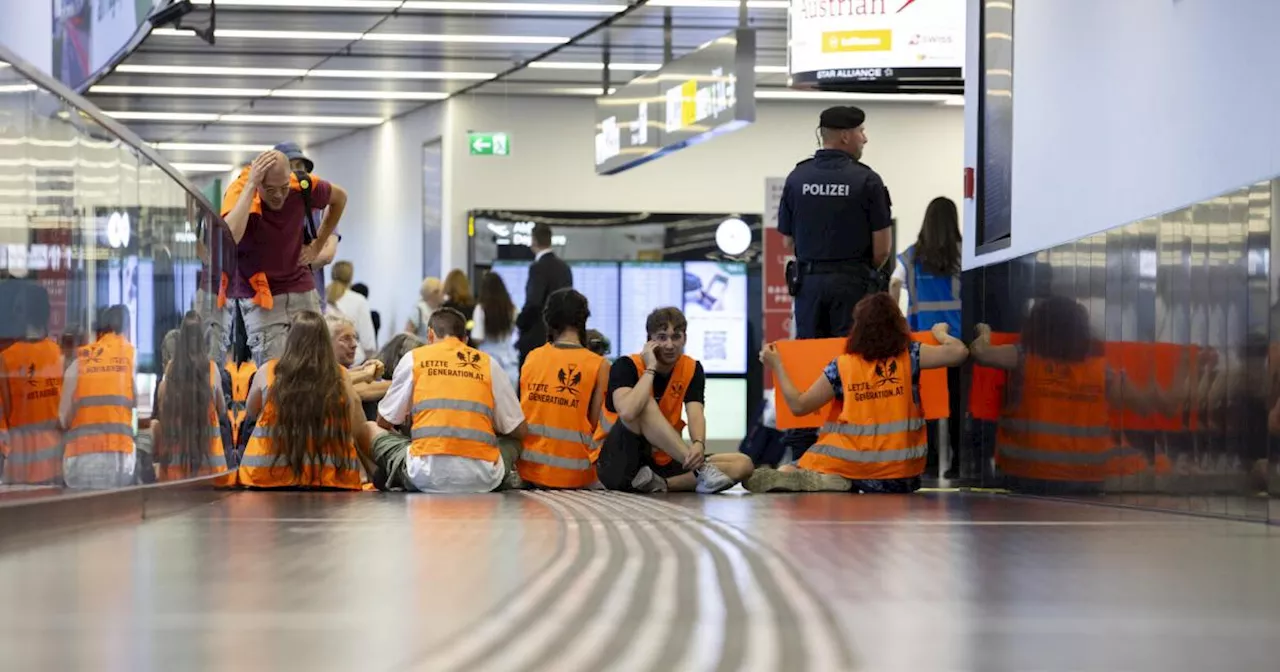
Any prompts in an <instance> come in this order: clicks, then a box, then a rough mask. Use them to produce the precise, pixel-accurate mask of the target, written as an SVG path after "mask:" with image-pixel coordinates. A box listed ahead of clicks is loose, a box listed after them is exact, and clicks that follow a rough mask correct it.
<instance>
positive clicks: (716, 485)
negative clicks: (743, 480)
mask: <svg viewBox="0 0 1280 672" xmlns="http://www.w3.org/2000/svg"><path fill="white" fill-rule="evenodd" d="M694 475H695V476H697V477H698V487H697V488H696V490H697V491H698V493H699V494H703V495H714V494H716V493H717V492H724V491H725V490H728V489H729V488H732V487H733V486H735V485H737V484H738V483H737V481H735V480H733V479H732V478H729V477H728V476H727V475H726V474H725V473H724V472H723V471H720V469H719V468H717V467H716V466H715V465H714V464H704V465H702V468H701V469H699V470H697V471H696V472H694Z"/></svg>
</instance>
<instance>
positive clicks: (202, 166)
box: [170, 163, 235, 173]
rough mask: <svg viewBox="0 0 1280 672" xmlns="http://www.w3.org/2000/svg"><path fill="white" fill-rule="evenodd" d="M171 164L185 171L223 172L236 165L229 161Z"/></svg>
mask: <svg viewBox="0 0 1280 672" xmlns="http://www.w3.org/2000/svg"><path fill="white" fill-rule="evenodd" d="M170 165H172V166H173V167H174V168H176V169H178V170H181V171H182V172H184V173H223V172H226V171H228V170H231V169H232V168H234V167H235V166H233V165H231V164H229V163H173V164H170Z"/></svg>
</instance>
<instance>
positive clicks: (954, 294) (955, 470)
mask: <svg viewBox="0 0 1280 672" xmlns="http://www.w3.org/2000/svg"><path fill="white" fill-rule="evenodd" d="M903 285H906V288H907V324H908V325H909V326H910V327H911V331H925V330H928V329H931V328H932V327H933V325H935V324H945V325H947V327H948V328H949V329H950V331H951V333H952V334H953V335H955V336H957V337H959V336H960V217H959V215H958V214H957V212H956V204H955V201H952V200H951V199H949V198H946V197H943V196H939V197H938V198H935V199H933V200H932V201H930V203H929V207H928V208H927V209H926V210H925V212H924V222H923V223H922V224H921V226H920V235H919V236H918V237H917V238H916V242H915V244H914V245H912V246H911V247H908V248H907V249H906V251H905V252H903V253H902V254H900V255H898V265H897V267H896V268H895V269H894V270H893V277H892V279H891V280H890V281H889V293H890V294H891V295H892V296H893V300H894V301H899V297H900V296H901V293H902V287H903ZM947 388H948V389H949V390H950V391H951V395H950V397H951V413H950V417H949V418H948V419H947V438H948V444H947V445H948V446H949V447H950V451H951V466H950V467H948V468H947V469H946V477H947V478H956V477H958V476H959V475H960V473H959V471H960V464H961V460H960V459H959V458H960V455H959V450H960V446H961V443H960V437H961V430H962V429H963V426H964V395H962V394H961V393H960V392H961V389H960V367H951V368H948V369H947ZM928 427H929V460H928V464H927V466H926V467H925V472H926V473H928V474H936V473H937V471H938V454H939V452H938V451H939V439H940V438H941V437H940V436H939V427H938V421H937V420H930V421H929V425H928Z"/></svg>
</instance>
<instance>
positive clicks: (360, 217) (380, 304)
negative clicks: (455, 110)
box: [307, 104, 466, 342]
mask: <svg viewBox="0 0 1280 672" xmlns="http://www.w3.org/2000/svg"><path fill="white" fill-rule="evenodd" d="M448 117H449V107H448V106H447V105H443V104H441V105H433V106H431V107H428V108H426V109H423V110H420V111H418V112H415V113H413V114H411V115H408V116H406V117H403V118H401V119H397V120H394V121H389V122H387V123H385V124H382V125H381V126H378V127H377V128H373V129H370V130H367V131H361V132H359V133H355V134H353V135H349V136H346V137H344V138H339V139H337V140H334V141H332V142H328V143H325V144H323V145H318V146H314V147H308V148H307V151H308V153H309V155H310V157H311V159H312V160H313V161H315V164H316V169H315V172H316V175H317V176H319V177H322V178H324V179H327V180H330V181H332V182H334V183H336V184H339V185H341V186H342V187H343V188H345V189H346V190H347V193H348V196H349V200H348V204H347V211H346V213H345V214H344V215H343V217H342V222H341V223H340V224H339V226H338V232H339V233H340V234H342V243H341V244H340V245H339V248H338V259H340V260H341V259H346V260H349V261H351V262H352V263H353V264H355V277H356V281H357V282H363V283H365V284H367V285H368V286H369V303H370V304H371V306H370V307H371V308H372V309H373V310H377V311H379V312H380V313H381V314H382V324H383V327H382V332H381V335H382V340H383V341H384V342H385V341H386V340H387V339H388V338H390V336H392V335H394V334H396V333H398V332H399V331H400V329H401V327H403V326H404V323H405V320H406V319H408V317H409V315H410V311H411V310H412V309H413V307H414V306H415V305H416V304H417V301H418V286H419V284H421V282H422V256H423V233H422V231H423V229H422V146H423V144H424V143H427V142H431V141H433V140H436V139H438V138H440V137H441V135H442V133H443V132H444V129H445V128H446V127H447V126H448ZM448 152H449V147H448V145H447V144H446V146H445V163H446V165H447V164H448V160H449V158H448ZM445 179H446V189H445V193H444V202H445V207H446V208H447V207H448V203H449V193H448V171H446V172H445ZM463 226H464V233H463V235H464V236H465V235H466V234H465V226H466V224H465V222H464V223H463Z"/></svg>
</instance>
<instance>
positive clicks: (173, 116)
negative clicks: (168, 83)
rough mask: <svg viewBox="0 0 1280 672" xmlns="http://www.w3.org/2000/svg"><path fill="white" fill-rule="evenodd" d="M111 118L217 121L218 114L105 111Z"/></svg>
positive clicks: (126, 119)
mask: <svg viewBox="0 0 1280 672" xmlns="http://www.w3.org/2000/svg"><path fill="white" fill-rule="evenodd" d="M103 114H105V115H107V116H108V117H111V118H112V119H122V120H125V121H217V120H218V115H216V114H212V113H208V112H130V111H119V112H107V111H105V110H104V111H103Z"/></svg>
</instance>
